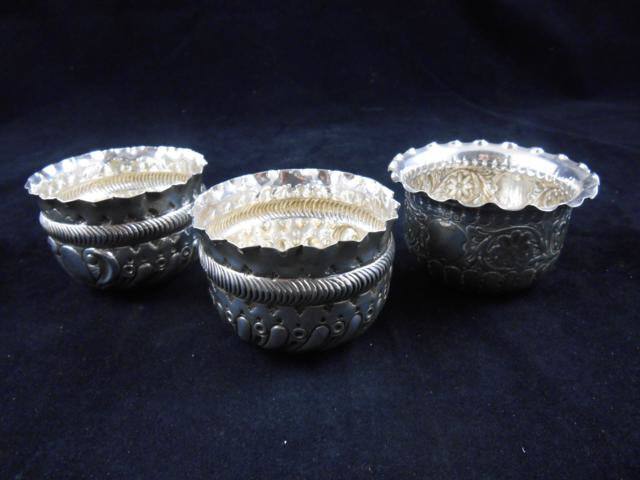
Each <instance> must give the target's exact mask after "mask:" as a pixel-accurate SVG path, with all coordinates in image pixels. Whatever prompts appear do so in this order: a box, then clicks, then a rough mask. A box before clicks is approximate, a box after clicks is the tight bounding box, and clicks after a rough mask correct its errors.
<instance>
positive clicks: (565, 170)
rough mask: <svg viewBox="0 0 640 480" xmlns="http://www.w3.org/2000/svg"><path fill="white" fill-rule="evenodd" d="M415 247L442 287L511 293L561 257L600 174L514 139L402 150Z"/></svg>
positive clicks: (400, 174)
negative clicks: (575, 212)
mask: <svg viewBox="0 0 640 480" xmlns="http://www.w3.org/2000/svg"><path fill="white" fill-rule="evenodd" d="M389 171H390V172H391V178H392V179H393V180H394V181H396V182H401V183H402V185H403V187H404V189H405V191H406V196H405V208H404V224H405V235H406V240H407V244H408V246H409V249H410V250H412V251H413V253H415V254H416V256H417V257H418V259H419V260H420V261H421V262H422V263H424V264H425V265H426V267H427V270H428V272H429V274H430V275H431V276H432V277H433V278H435V279H438V280H441V281H443V282H444V283H446V284H448V285H451V286H455V287H459V288H463V289H471V290H479V291H491V292H504V291H511V290H519V289H522V288H525V287H528V286H530V285H531V284H532V283H534V282H535V281H536V280H537V279H538V278H539V277H540V276H541V275H542V274H544V273H545V272H546V271H548V270H549V268H550V267H551V266H552V265H553V264H554V263H555V262H556V260H557V259H558V256H559V254H560V250H561V249H562V245H563V242H564V238H565V234H566V232H567V226H568V223H569V219H570V217H571V211H572V208H575V207H578V206H580V205H582V202H583V201H584V199H585V198H594V197H595V196H596V194H597V193H598V186H599V184H600V180H599V178H598V176H597V175H596V174H595V173H592V172H591V171H590V170H589V168H588V167H587V166H586V165H584V164H582V163H576V162H573V161H571V160H569V159H568V158H567V157H566V156H565V155H562V154H560V155H552V154H548V153H545V152H544V151H543V150H542V149H541V148H523V147H519V146H517V145H516V144H514V143H510V142H505V143H502V144H492V143H488V142H486V141H484V140H476V141H474V142H471V143H462V142H459V141H454V142H450V143H447V144H437V143H431V144H429V145H427V146H426V147H423V148H420V149H417V150H416V149H414V148H412V149H409V150H407V151H406V152H405V153H404V154H398V155H396V157H395V158H394V159H393V161H392V162H391V163H390V165H389Z"/></svg>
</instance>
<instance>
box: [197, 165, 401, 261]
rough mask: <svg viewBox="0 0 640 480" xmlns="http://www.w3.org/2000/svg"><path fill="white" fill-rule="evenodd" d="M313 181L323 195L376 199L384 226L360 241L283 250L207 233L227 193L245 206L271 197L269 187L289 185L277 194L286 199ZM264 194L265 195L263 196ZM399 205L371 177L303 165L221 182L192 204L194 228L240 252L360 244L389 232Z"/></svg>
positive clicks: (323, 247) (341, 197)
mask: <svg viewBox="0 0 640 480" xmlns="http://www.w3.org/2000/svg"><path fill="white" fill-rule="evenodd" d="M314 184H315V185H321V186H324V187H328V188H327V190H326V191H325V194H326V195H327V197H322V198H333V199H336V200H342V201H345V202H349V199H348V198H347V197H348V196H349V192H357V193H359V194H364V195H367V196H368V198H369V199H370V200H373V201H377V202H378V205H379V206H381V208H382V209H383V221H384V224H385V228H384V229H379V230H369V231H368V232H367V233H366V234H365V236H364V237H363V238H362V239H360V240H337V241H335V242H333V243H330V244H327V245H324V246H322V247H314V246H310V245H302V244H298V245H294V246H291V247H289V248H287V249H284V250H280V249H277V248H275V247H271V246H264V245H260V244H255V245H246V246H244V247H240V246H238V245H236V244H235V243H233V242H231V241H229V240H228V239H226V238H224V237H222V236H220V237H212V236H210V235H209V232H207V228H208V226H209V219H211V218H212V217H215V215H216V214H218V213H222V212H221V211H217V209H216V206H219V208H218V210H220V209H224V207H223V206H222V205H224V202H223V200H225V199H227V198H229V197H230V196H234V197H235V198H234V202H238V203H243V204H245V205H248V204H250V203H253V202H255V203H259V202H260V201H265V200H268V199H270V198H272V197H271V191H270V189H271V188H272V187H282V186H289V187H292V188H290V189H289V190H288V191H287V192H282V191H280V192H279V193H278V195H282V194H285V195H289V194H291V197H289V198H297V197H300V196H301V195H300V193H301V189H304V187H305V186H309V185H314ZM296 187H297V188H296ZM265 195H266V197H267V198H265ZM318 198H321V197H318ZM236 204H237V203H236ZM367 206H370V204H367ZM399 207H400V203H399V202H397V201H396V200H395V199H394V198H393V191H392V190H391V189H389V188H387V187H385V186H384V185H382V184H381V183H379V182H377V181H375V180H373V179H371V178H367V177H363V176H360V175H355V174H353V173H348V172H343V171H340V170H326V169H316V168H304V169H281V170H265V171H262V172H258V173H252V174H248V175H242V176H239V177H235V178H232V179H230V180H226V181H224V182H221V183H219V184H217V185H214V186H213V187H211V188H209V189H208V190H207V191H205V192H203V193H202V194H200V195H199V196H198V198H197V199H196V201H195V202H194V205H193V210H192V216H193V228H195V229H197V230H200V231H201V232H203V233H204V234H205V235H206V236H207V238H208V239H209V240H211V241H213V242H227V243H229V244H231V245H233V246H235V247H236V248H237V249H238V251H240V252H241V253H242V252H249V251H254V250H255V249H260V250H265V251H272V252H278V253H281V254H284V253H285V252H291V251H294V250H298V249H300V248H303V249H309V250H318V251H320V250H326V249H328V248H332V247H334V246H336V245H343V244H345V245H346V244H353V243H360V242H362V241H363V240H364V239H365V238H367V237H368V236H370V235H371V234H379V233H383V232H385V231H390V230H391V227H392V226H393V222H395V221H396V220H397V218H398V209H399Z"/></svg>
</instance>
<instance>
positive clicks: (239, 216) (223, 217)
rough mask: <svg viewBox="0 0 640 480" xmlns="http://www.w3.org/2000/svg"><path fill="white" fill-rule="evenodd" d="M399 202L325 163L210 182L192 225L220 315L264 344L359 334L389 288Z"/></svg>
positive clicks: (330, 340) (288, 346)
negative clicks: (323, 167) (320, 167)
mask: <svg viewBox="0 0 640 480" xmlns="http://www.w3.org/2000/svg"><path fill="white" fill-rule="evenodd" d="M398 206H399V204H398V203H397V202H396V201H395V200H394V199H393V193H392V192H391V190H389V189H387V188H385V187H384V186H382V185H381V184H379V183H377V182H375V181H374V180H371V179H368V178H365V177H359V176H357V175H352V174H349V173H345V172H337V171H330V170H316V169H301V170H272V171H268V172H261V173H257V174H253V175H245V176H243V177H238V178H235V179H232V180H229V181H227V182H223V183H221V184H219V185H216V186H214V187H212V188H210V189H209V190H208V191H207V192H205V193H204V194H202V195H200V197H198V199H197V200H196V203H195V205H194V208H193V217H194V222H193V224H194V227H195V228H196V229H198V230H200V235H199V238H200V244H199V249H198V252H199V256H200V263H201V265H202V267H203V269H204V271H205V272H206V274H207V277H208V279H209V283H210V292H211V295H212V298H213V301H214V304H215V305H216V307H217V309H218V312H219V314H220V315H221V316H222V318H224V319H226V320H227V322H228V323H229V324H230V325H231V326H232V327H233V329H234V331H235V332H236V334H237V335H238V336H240V338H242V339H243V340H246V341H250V342H252V343H255V344H257V345H259V346H262V347H264V348H267V349H279V350H286V351H295V352H305V351H310V350H322V349H328V348H333V347H335V346H337V345H340V344H342V343H344V342H346V341H348V340H350V339H352V338H354V337H356V336H358V335H360V334H361V333H363V332H364V331H365V330H366V329H367V328H369V326H370V325H371V324H372V322H373V321H374V320H375V318H376V317H377V316H378V314H379V312H380V310H381V309H382V307H383V305H384V302H385V300H386V298H387V295H388V288H389V282H390V278H391V270H392V262H393V256H394V243H393V237H392V234H391V228H392V225H393V223H394V221H395V220H396V218H397V209H398Z"/></svg>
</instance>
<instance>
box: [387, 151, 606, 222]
mask: <svg viewBox="0 0 640 480" xmlns="http://www.w3.org/2000/svg"><path fill="white" fill-rule="evenodd" d="M480 149H482V150H484V151H490V152H495V153H501V154H504V155H506V156H507V158H508V159H509V161H511V159H512V158H514V157H516V156H517V158H518V165H517V166H516V167H512V168H513V171H517V172H518V173H528V174H533V175H536V176H538V177H540V178H544V177H549V178H550V179H564V180H571V181H573V182H575V184H576V185H577V186H578V188H577V193H576V195H575V196H574V197H573V198H572V199H571V200H569V201H566V202H560V203H558V204H557V205H554V206H552V207H539V206H538V205H535V204H532V203H527V204H526V205H525V206H524V207H521V208H505V206H503V205H500V204H498V203H496V202H486V203H484V204H482V205H469V204H466V203H465V202H462V201H459V200H458V199H456V198H454V197H451V198H447V199H445V200H440V199H434V200H436V201H446V200H454V201H457V202H458V203H460V204H461V205H464V206H465V207H469V208H479V207H481V206H483V205H487V204H489V203H491V204H494V205H496V206H497V207H499V208H501V209H503V210H511V211H518V210H522V209H524V208H526V207H527V206H533V207H535V208H537V209H539V210H542V211H544V212H550V211H553V210H555V209H556V208H558V207H560V206H561V205H568V206H569V207H573V208H575V207H579V206H580V205H582V203H583V202H584V200H585V199H587V198H591V199H593V198H595V196H596V195H597V194H598V187H599V186H600V178H599V177H598V175H597V174H596V173H594V172H591V170H589V167H587V166H586V165H585V164H584V163H577V162H574V161H573V160H570V159H569V158H568V157H567V156H566V155H564V154H561V153H560V154H550V153H546V152H545V151H544V150H543V149H542V148H540V147H532V148H525V147H520V146H518V145H517V144H515V143H513V142H503V143H500V144H497V143H489V142H487V141H486V140H474V141H473V142H468V143H463V142H461V141H459V140H454V141H452V142H448V143H443V144H439V143H436V142H432V143H429V144H428V145H426V146H424V147H422V148H418V149H416V148H410V149H409V150H407V151H406V152H404V153H399V154H397V155H396V156H395V157H393V160H392V161H391V163H389V167H388V170H389V172H391V179H392V180H393V181H394V182H400V183H401V184H402V186H403V187H404V189H405V190H406V191H407V192H411V193H418V192H423V193H425V194H427V195H429V197H430V198H433V197H431V195H430V193H429V192H428V191H426V190H425V189H416V188H414V187H412V186H411V185H409V184H408V183H407V181H406V178H405V173H406V172H407V171H410V170H413V169H415V168H419V167H421V166H427V165H430V164H435V163H437V162H439V161H442V160H443V159H445V158H451V157H452V156H453V155H456V154H458V153H464V152H471V151H478V150H480ZM540 159H542V160H543V161H544V162H545V163H546V164H547V165H549V164H551V165H555V168H554V170H553V172H544V171H542V170H540V169H537V168H536V167H535V163H536V161H538V160H540ZM522 163H530V164H529V165H527V166H526V167H525V166H523V165H522ZM561 168H562V169H565V170H566V171H567V172H569V173H570V175H569V176H566V175H563V176H560V175H559V174H558V170H559V169H561Z"/></svg>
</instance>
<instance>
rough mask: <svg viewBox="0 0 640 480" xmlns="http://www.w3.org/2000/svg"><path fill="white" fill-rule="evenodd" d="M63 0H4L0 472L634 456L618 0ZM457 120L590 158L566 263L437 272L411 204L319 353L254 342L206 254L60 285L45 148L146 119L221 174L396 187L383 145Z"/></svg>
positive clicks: (65, 147)
mask: <svg viewBox="0 0 640 480" xmlns="http://www.w3.org/2000/svg"><path fill="white" fill-rule="evenodd" d="M58 3H60V4H57V3H56V4H53V3H51V4H49V5H47V4H44V3H43V4H41V5H37V4H33V3H31V2H23V3H22V5H20V6H9V5H5V6H3V7H0V12H1V15H2V19H1V32H0V34H1V36H0V40H1V41H0V58H1V59H2V68H1V72H0V82H1V87H2V93H3V98H2V101H1V104H0V105H1V109H2V110H1V111H0V113H1V118H0V159H1V160H0V161H1V162H2V168H1V170H0V187H1V191H2V202H0V213H1V219H2V228H1V229H0V253H1V254H0V267H1V268H0V272H1V273H0V293H1V295H2V300H1V302H0V382H1V384H0V385H1V389H0V402H1V403H0V478H3V479H4V478H6V479H14V478H15V479H18V478H20V479H29V478H52V479H62V478H131V479H133V478H148V479H160V478H241V479H248V478H260V479H262V478H332V479H338V478H349V479H353V478H402V479H405V478H519V479H520V478H554V479H560V478H631V477H633V476H634V473H635V474H636V475H638V469H639V468H640V460H639V457H638V454H639V453H640V438H639V436H640V433H639V432H640V428H639V427H640V414H639V411H638V402H639V400H640V398H639V397H640V396H639V385H638V382H639V381H640V380H639V375H640V359H639V356H640V335H639V334H640V326H639V318H638V287H639V285H640V271H639V268H638V267H639V264H640V261H639V258H638V248H639V243H640V216H639V215H638V205H639V204H640V194H639V191H638V186H639V183H638V180H639V178H640V177H639V175H638V174H639V170H640V168H639V164H638V154H639V152H640V135H639V134H640V128H639V126H640V103H638V93H639V92H638V88H637V87H638V84H639V83H640V82H639V80H640V75H639V74H638V66H637V63H638V62H637V61H638V53H637V52H638V51H639V48H640V45H639V44H640V41H639V37H638V34H637V26H636V25H635V23H636V22H635V19H636V17H634V15H633V12H632V11H631V10H630V7H626V6H625V4H624V3H623V2H606V3H604V2H603V3H602V4H600V5H598V2H582V1H580V2H578V1H576V2H552V1H540V2H527V1H522V2H516V1H504V0H503V1H486V2H476V1H465V2H463V1H451V2H436V1H429V2H413V3H412V4H408V5H401V4H400V3H397V4H396V3H394V2H388V3H380V4H375V3H373V2H366V3H363V4H362V6H356V5H355V4H353V3H351V2H340V3H333V2H322V3H321V2H314V3H309V2H295V1H285V2H274V3H272V4H263V3H257V2H256V3H253V4H249V3H246V2H245V3H244V4H241V3H240V2H238V3H237V4H227V5H221V4H217V3H202V4H197V3H189V4H187V3H185V2H180V3H179V2H176V3H175V4H173V5H162V4H159V3H157V2H154V3H147V2H131V3H129V2H111V3H100V4H99V5H98V4H94V2H83V3H78V4H77V5H73V4H68V3H67V4H65V2H58ZM27 9H28V10H27ZM455 138H460V139H462V140H473V139H475V138H486V139H488V140H490V141H503V140H512V141H515V142H517V143H519V144H522V145H527V146H533V145H536V146H541V147H543V148H545V149H546V150H548V151H550V152H564V153H566V154H568V155H569V156H571V157H572V158H574V159H575V160H578V161H582V162H584V163H586V164H588V165H590V166H591V167H592V168H593V169H594V170H595V171H597V172H598V173H600V175H601V179H602V188H601V193H600V195H599V196H598V198H597V199H596V200H595V201H587V202H586V203H585V205H584V206H583V207H581V208H579V209H577V210H576V211H575V212H574V215H573V219H572V224H571V227H570V229H569V235H568V238H567V242H566V245H565V250H564V252H563V255H562V257H561V259H560V261H559V263H558V266H557V269H556V271H555V272H554V273H553V274H551V275H549V276H548V277H547V278H545V279H544V281H542V282H541V283H540V284H539V285H538V286H536V287H535V288H534V289H532V290H530V291H527V292H524V293H522V294H520V295H515V296H511V297H507V298H479V297H474V296H469V295H464V294H461V293H456V292H452V291H447V290H444V289H441V288H440V287H438V286H437V285H432V284H430V283H429V282H427V281H426V280H425V277H424V275H423V273H422V272H421V271H420V270H419V269H418V267H417V266H416V265H415V263H414V262H413V259H412V258H411V257H410V255H409V254H408V253H407V251H406V248H405V246H404V244H403V242H402V240H401V238H402V230H401V225H398V228H397V229H396V235H397V238H398V239H400V241H399V242H398V246H399V250H398V254H397V257H396V262H395V271H394V278H393V282H392V287H391V295H390V297H389V301H388V303H387V306H386V307H385V310H384V311H383V314H382V315H381V317H380V318H379V320H378V322H377V324H376V325H375V326H374V327H373V328H372V329H371V330H370V331H369V332H368V333H367V334H366V335H364V336H363V337H361V338H360V339H358V340H357V341H355V342H353V343H352V344H350V345H348V346H345V347H344V348H341V349H339V350H336V351H331V352H327V353H325V354H319V355H313V356H304V357H302V356H281V355H273V354H268V353H265V352H262V351H260V350H258V349H256V348H253V347H251V346H249V345H246V344H243V343H241V342H240V341H239V340H238V339H236V337H234V336H233V335H232V334H231V332H230V331H228V330H227V327H226V325H225V324H224V322H222V321H221V320H220V319H219V318H217V315H216V313H215V311H214V309H213V308H212V305H211V304H210V300H209V298H208V296H207V290H206V286H205V281H204V276H203V274H202V273H201V271H200V270H199V267H198V265H193V266H192V267H191V268H190V269H189V270H188V271H187V272H186V273H185V274H183V275H182V276H180V277H179V278H176V279H175V280H173V281H171V282H170V283H166V284H164V285H161V286H158V287H156V288H153V289H150V290H147V291H139V292H135V293H127V292H121V293H117V292H113V293H111V292H100V291H91V290H88V289H87V288H85V287H83V286H81V285H77V284H75V283H73V282H72V281H70V280H69V278H68V277H67V276H66V275H65V274H64V273H63V272H62V271H61V269H60V268H59V267H58V266H57V264H56V263H55V260H54V258H53V257H52V256H51V255H50V254H49V251H48V248H47V246H46V243H45V236H44V234H43V232H42V231H41V229H40V227H39V226H38V223H37V208H36V205H35V202H34V201H33V199H30V198H28V197H27V195H26V194H25V192H24V191H23V189H22V185H23V184H24V181H25V179H26V178H27V176H28V175H29V174H30V173H31V172H32V171H34V170H36V169H38V168H40V167H41V166H43V165H45V164H47V163H50V162H54V161H56V160H59V159H61V158H64V157H66V156H70V155H73V154H78V153H82V152H85V151H88V150H92V149H98V148H104V147H108V146H123V145H133V144H169V145H180V146H187V147H191V148H193V149H195V150H198V151H200V152H202V153H203V154H204V155H205V156H206V158H207V160H208V161H209V166H208V168H207V169H206V172H205V175H204V177H205V181H206V183H207V184H209V185H211V184H214V183H217V182H219V181H222V180H224V179H227V178H230V177H232V176H236V175H240V174H244V173H249V172H252V171H257V170H264V169H267V168H282V167H327V168H337V169H342V170H347V171H352V172H355V173H360V174H364V175H367V176H370V177H373V178H375V179H377V180H379V181H381V182H383V183H385V184H387V185H390V186H392V185H391V182H390V179H389V178H388V176H387V173H386V165H387V164H388V162H389V161H390V159H391V158H392V157H393V155H395V154H396V153H397V152H399V151H403V150H405V149H406V148H408V147H410V146H421V145H424V144H426V143H428V142H430V141H432V140H437V141H448V140H451V139H455ZM392 187H393V188H394V189H395V191H396V193H397V196H398V198H401V197H402V196H403V194H402V192H401V191H400V190H399V189H398V188H397V187H396V186H392Z"/></svg>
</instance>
